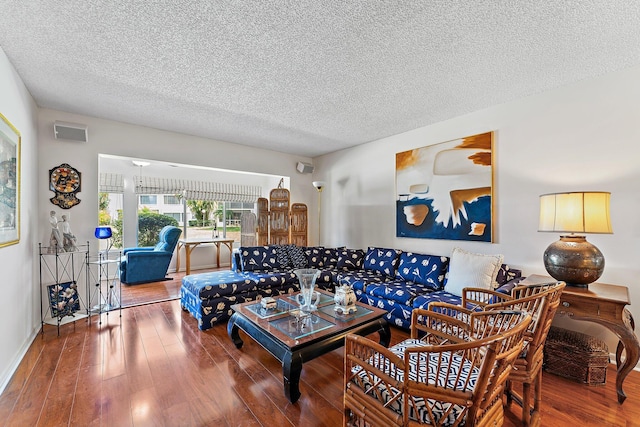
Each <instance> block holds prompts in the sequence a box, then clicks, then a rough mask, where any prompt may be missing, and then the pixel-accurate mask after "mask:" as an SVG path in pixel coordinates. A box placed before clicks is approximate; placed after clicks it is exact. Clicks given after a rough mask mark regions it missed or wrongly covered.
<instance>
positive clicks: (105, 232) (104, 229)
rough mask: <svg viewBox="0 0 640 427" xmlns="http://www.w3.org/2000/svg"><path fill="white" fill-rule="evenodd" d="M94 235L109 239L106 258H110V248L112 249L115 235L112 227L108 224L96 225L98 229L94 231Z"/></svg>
mask: <svg viewBox="0 0 640 427" xmlns="http://www.w3.org/2000/svg"><path fill="white" fill-rule="evenodd" d="M94 235H95V236H96V238H97V239H100V240H105V239H106V240H107V250H106V258H109V250H110V249H111V245H112V242H111V236H113V232H112V230H111V227H109V226H108V225H100V226H98V227H96V231H95V232H94Z"/></svg>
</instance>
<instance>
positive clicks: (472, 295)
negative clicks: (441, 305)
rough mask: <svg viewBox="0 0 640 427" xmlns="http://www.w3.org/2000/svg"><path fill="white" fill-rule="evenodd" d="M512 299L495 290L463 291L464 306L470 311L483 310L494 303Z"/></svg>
mask: <svg viewBox="0 0 640 427" xmlns="http://www.w3.org/2000/svg"><path fill="white" fill-rule="evenodd" d="M510 299H512V297H511V296H510V295H507V294H504V293H502V292H498V291H495V290H493V289H485V288H464V289H463V290H462V306H463V307H466V308H468V309H470V310H474V311H477V310H482V309H484V307H485V306H487V305H488V304H492V303H497V302H502V301H508V300H510Z"/></svg>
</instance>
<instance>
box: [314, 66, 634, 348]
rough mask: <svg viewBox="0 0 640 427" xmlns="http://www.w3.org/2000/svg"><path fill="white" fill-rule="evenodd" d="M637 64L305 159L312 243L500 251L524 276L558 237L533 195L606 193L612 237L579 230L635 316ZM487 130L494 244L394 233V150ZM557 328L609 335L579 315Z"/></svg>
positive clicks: (539, 267) (539, 269) (539, 268)
mask: <svg viewBox="0 0 640 427" xmlns="http://www.w3.org/2000/svg"><path fill="white" fill-rule="evenodd" d="M638 99H640V68H638V67H636V68H633V69H629V70H626V71H622V72H618V73H614V74H610V75H607V76H604V77H601V78H598V79H595V80H590V81H585V82H581V83H579V84H575V85H572V86H570V87H564V88H560V89H557V90H554V91H551V92H548V93H544V94H540V95H538V96H533V97H529V98H526V99H522V100H518V101H514V102H511V103H508V104H503V105H499V106H496V107H493V108H489V109H486V110H482V111H478V112H474V113H470V114H467V115H465V116H461V117H457V118H455V119H451V120H448V121H445V122H441V123H437V124H435V125H432V126H427V127H423V128H420V129H416V130H413V131H410V132H406V133H403V134H400V135H395V136H391V137H388V138H384V139H381V140H378V141H375V142H372V143H368V144H365V145H361V146H358V147H355V148H353V149H348V150H343V151H339V152H335V153H332V154H329V155H326V156H322V157H319V158H316V159H314V164H315V166H316V171H315V173H314V179H322V180H324V181H327V187H326V189H325V190H324V194H323V200H322V234H323V236H322V242H323V243H324V244H325V245H328V246H336V245H346V246H348V247H361V248H366V247H367V246H385V247H393V248H399V249H404V250H413V251H417V252H423V253H431V254H442V255H448V254H449V253H450V252H451V250H452V248H453V247H455V246H460V247H463V248H465V249H467V250H471V251H475V252H481V253H502V254H504V255H505V261H506V262H507V263H509V264H510V265H513V266H514V267H516V268H521V269H523V270H524V273H525V275H529V274H534V273H537V274H546V272H545V269H544V266H543V264H542V254H543V252H544V250H545V248H546V247H547V246H548V245H549V244H550V243H551V242H553V241H554V240H557V239H558V237H559V236H558V235H556V234H553V233H539V232H537V227H538V211H539V205H538V200H539V199H538V196H539V195H540V194H544V193H552V192H562V191H572V190H600V191H610V192H611V217H612V225H613V231H614V234H613V235H589V236H588V237H587V239H588V240H589V241H590V242H592V243H594V244H595V245H596V246H598V247H599V248H600V250H601V251H602V253H603V254H604V256H605V259H606V267H605V270H604V274H603V276H602V277H601V278H600V279H599V281H600V282H603V283H613V284H620V285H625V286H628V288H629V292H630V297H631V303H632V304H631V306H630V309H631V312H632V313H633V315H634V317H635V319H638V320H640V262H639V261H640V245H638V241H639V239H640V221H638V212H639V211H640V192H639V191H638V188H640V187H639V183H640V108H638ZM491 130H493V131H495V150H496V157H495V158H496V165H495V171H496V175H495V195H496V196H495V197H496V209H495V212H494V213H495V224H496V242H495V243H494V244H489V243H479V242H459V241H447V240H431V239H411V238H397V237H395V154H396V153H398V152H401V151H405V150H409V149H412V148H417V147H422V146H426V145H432V144H436V143H439V142H444V141H449V140H452V139H456V138H460V137H464V136H468V135H474V134H478V133H481V132H486V131H491ZM561 324H562V325H563V326H565V327H570V328H571V329H576V330H580V331H585V332H588V333H591V334H595V335H598V336H601V337H603V338H605V339H606V341H607V343H608V345H609V350H610V351H612V352H613V351H615V344H616V340H615V339H614V336H613V334H611V333H609V332H608V331H606V330H605V329H604V328H602V327H600V326H598V325H594V324H591V323H587V322H575V321H573V322H567V321H564V322H561Z"/></svg>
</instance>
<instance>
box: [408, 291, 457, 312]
mask: <svg viewBox="0 0 640 427" xmlns="http://www.w3.org/2000/svg"><path fill="white" fill-rule="evenodd" d="M432 301H438V302H448V303H449V304H455V305H460V304H462V298H460V297H459V296H457V295H453V294H450V293H449V292H446V291H436V292H431V293H429V294H426V295H420V296H417V297H415V298H414V300H413V308H425V309H426V308H428V307H429V303H430V302H432Z"/></svg>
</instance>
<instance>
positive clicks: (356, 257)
mask: <svg viewBox="0 0 640 427" xmlns="http://www.w3.org/2000/svg"><path fill="white" fill-rule="evenodd" d="M363 263H364V251H363V250H362V249H341V250H340V251H339V252H338V262H337V264H336V267H337V268H339V269H342V270H362V266H363Z"/></svg>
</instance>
